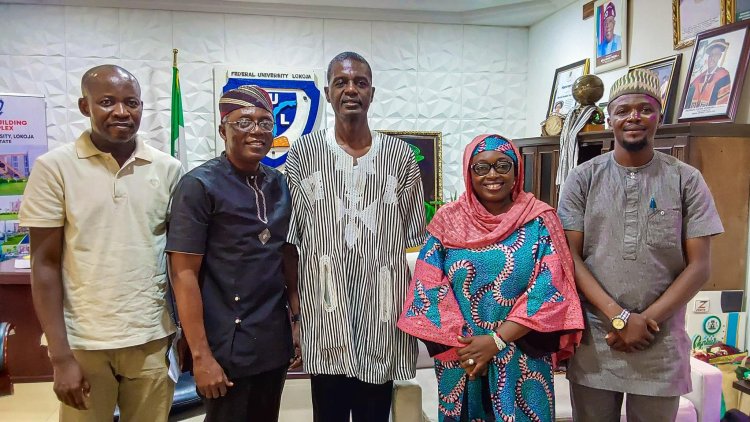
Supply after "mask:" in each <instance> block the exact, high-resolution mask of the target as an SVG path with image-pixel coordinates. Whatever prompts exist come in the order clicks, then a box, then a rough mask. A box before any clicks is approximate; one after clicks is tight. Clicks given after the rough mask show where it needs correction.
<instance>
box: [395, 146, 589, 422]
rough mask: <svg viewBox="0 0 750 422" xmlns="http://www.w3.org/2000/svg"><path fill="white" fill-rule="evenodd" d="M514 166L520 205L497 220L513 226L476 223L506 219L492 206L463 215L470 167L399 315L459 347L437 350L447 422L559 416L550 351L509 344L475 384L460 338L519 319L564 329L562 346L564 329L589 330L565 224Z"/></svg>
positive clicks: (433, 229) (538, 328) (436, 227)
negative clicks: (471, 216) (464, 364)
mask: <svg viewBox="0 0 750 422" xmlns="http://www.w3.org/2000/svg"><path fill="white" fill-rule="evenodd" d="M478 138H479V137H478ZM476 141H477V140H476V139H475V142H473V143H472V144H470V145H469V146H468V147H467V150H469V149H470V148H471V149H473V148H474V147H475V146H476V145H477V142H476ZM506 142H507V141H506ZM511 145H512V144H511ZM514 149H515V148H514ZM511 152H512V151H511ZM506 155H509V156H510V155H511V154H508V153H506ZM513 156H514V157H517V151H516V153H515V154H513ZM469 158H470V156H469ZM514 164H515V165H516V171H517V175H518V176H517V177H516V182H515V183H516V186H518V189H515V193H514V198H515V199H514V205H513V207H511V210H509V211H508V212H507V213H505V217H506V218H505V220H503V221H500V222H499V223H498V224H497V226H502V225H503V224H509V227H510V229H509V230H507V231H505V230H502V229H501V230H500V231H495V230H494V227H495V225H494V224H488V225H487V226H485V228H487V229H489V231H485V230H473V229H472V227H477V223H476V221H477V220H480V219H484V221H487V222H491V221H496V220H502V218H503V217H502V216H503V215H501V216H499V217H496V216H491V215H489V213H487V212H486V211H485V214H487V215H479V216H477V217H476V218H475V220H474V221H467V220H466V218H463V217H462V215H463V213H462V210H463V209H471V208H472V206H471V205H466V204H472V203H473V200H469V199H467V197H466V195H471V196H472V197H474V194H473V192H471V184H470V183H471V182H470V175H469V174H468V170H467V171H465V178H466V179H467V180H466V184H467V193H465V194H464V195H463V196H462V198H460V199H459V200H458V201H457V203H456V204H454V205H450V206H445V207H443V208H441V209H440V210H439V211H438V214H436V215H435V219H434V220H433V223H431V224H430V226H429V227H428V239H427V242H426V243H425V245H424V247H423V248H422V250H421V252H420V255H419V259H418V261H417V264H416V269H415V274H414V277H413V279H412V284H411V291H410V293H409V297H408V298H407V302H406V304H405V307H404V313H403V314H402V317H401V320H400V321H399V327H400V328H401V329H403V330H405V331H407V332H409V333H410V334H412V335H414V336H416V337H418V338H420V339H423V340H426V341H429V342H433V343H439V344H442V345H446V346H453V348H451V349H449V350H447V351H444V352H442V353H439V354H437V355H436V356H435V357H436V359H435V372H436V376H437V381H438V394H439V409H438V410H439V415H440V420H441V421H444V422H457V421H460V420H464V419H462V418H468V419H466V420H469V421H512V420H513V421H525V420H530V421H552V420H554V386H553V382H552V352H551V351H549V352H543V353H533V356H532V353H531V352H529V351H528V350H522V349H521V347H520V346H519V344H518V343H509V344H508V347H507V348H505V349H503V350H502V351H500V352H498V353H497V354H496V355H495V356H494V357H493V358H492V360H491V361H490V363H489V365H488V374H487V376H486V377H478V378H477V379H475V380H469V379H468V376H467V374H466V372H465V370H464V369H463V368H461V365H460V361H459V359H458V356H457V353H456V350H457V348H460V347H463V345H461V344H460V343H458V341H457V339H456V337H457V335H459V334H460V335H462V336H479V335H488V334H491V332H492V331H493V330H495V329H497V327H499V326H500V324H501V323H502V322H504V321H513V322H515V323H518V324H521V325H524V326H526V327H529V328H531V330H532V331H533V334H535V335H536V334H539V333H555V334H547V336H548V337H549V338H551V339H553V341H555V342H558V340H557V339H558V336H559V335H560V334H562V333H569V332H570V331H576V333H577V331H578V330H580V329H582V328H583V320H582V315H581V307H580V306H581V305H580V302H579V300H578V295H577V292H576V289H575V284H574V282H573V277H572V271H573V266H572V259H571V256H570V252H569V251H568V249H567V244H566V241H565V235H564V233H563V231H562V228H561V225H560V222H559V220H558V219H557V217H556V215H555V214H554V212H553V210H552V209H551V208H549V206H547V205H546V204H543V203H541V202H540V201H538V200H536V199H535V198H533V195H530V194H528V193H524V192H521V188H520V187H522V186H523V171H522V169H523V167H522V164H521V163H519V162H518V161H517V160H516V159H514ZM465 167H468V160H467V159H466V154H465ZM464 205H466V207H467V208H464V207H463V206H464ZM479 206H481V205H479ZM479 212H481V210H480V211H479ZM464 217H465V216H464ZM509 219H510V220H512V221H511V222H510V223H509V222H508V221H507V220H509ZM441 221H444V222H445V221H447V222H451V223H453V224H454V225H455V226H456V227H458V229H457V230H456V232H466V238H467V240H466V243H464V241H462V240H458V242H456V236H457V235H456V236H454V235H451V234H450V233H449V231H450V229H448V230H446V226H445V225H442V224H441ZM493 237H495V239H494V240H489V241H487V239H492V238H493ZM462 245H463V246H462ZM540 336H542V337H543V336H545V334H541V335H540ZM577 338H579V336H576V335H570V334H566V335H563V336H562V338H561V339H560V340H559V343H560V344H559V345H560V346H563V345H572V343H574V342H575V341H576V340H577ZM556 346H557V344H556ZM559 349H560V347H556V348H555V349H554V350H559ZM568 350H569V349H568ZM563 357H565V356H563Z"/></svg>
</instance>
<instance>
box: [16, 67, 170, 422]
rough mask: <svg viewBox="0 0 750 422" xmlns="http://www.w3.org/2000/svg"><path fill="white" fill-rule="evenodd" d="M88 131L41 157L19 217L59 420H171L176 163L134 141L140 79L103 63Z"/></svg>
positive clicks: (86, 79) (89, 101) (89, 80)
mask: <svg viewBox="0 0 750 422" xmlns="http://www.w3.org/2000/svg"><path fill="white" fill-rule="evenodd" d="M81 90H82V92H83V96H82V98H80V99H79V100H78V108H79V110H80V111H81V113H82V114H83V115H84V116H86V117H89V119H90V121H91V129H90V130H87V131H85V132H84V133H83V134H81V136H80V137H79V138H78V139H77V140H76V141H75V142H74V143H71V144H67V145H65V146H62V147H59V148H56V149H54V150H52V151H50V152H48V153H46V154H44V155H42V156H41V157H39V158H38V159H37V160H36V162H35V164H34V169H33V171H32V173H31V176H30V177H29V181H28V184H27V186H26V191H25V192H24V199H23V203H22V206H21V210H20V212H19V220H20V224H21V225H22V226H25V227H29V229H30V236H31V278H32V293H33V297H34V307H35V309H36V313H37V316H38V317H39V321H40V322H41V325H42V329H43V330H44V333H45V336H46V337H47V342H48V344H49V356H50V360H51V362H52V366H53V369H54V387H53V388H54V391H55V394H56V395H57V397H58V399H59V400H60V401H61V402H62V405H61V408H60V420H61V421H105V420H112V414H113V412H114V409H115V405H116V404H117V405H119V407H120V414H121V420H122V421H124V422H128V421H166V420H167V416H168V414H169V409H170V407H171V403H172V395H173V391H174V384H173V382H172V381H171V380H170V379H169V376H168V372H167V371H168V362H167V358H166V355H167V350H168V343H169V336H170V335H171V334H173V333H174V332H175V327H174V324H173V322H172V320H171V317H170V314H169V312H168V309H167V306H166V291H167V281H166V260H165V252H164V247H165V244H166V220H167V214H168V208H169V198H170V195H171V193H172V190H173V189H174V187H175V186H176V184H177V181H178V180H179V178H180V176H181V173H182V170H181V166H180V163H179V161H177V160H175V159H174V158H172V157H170V156H169V155H167V154H165V153H162V152H160V151H158V150H156V149H154V148H152V147H150V146H148V145H146V144H145V143H144V142H143V140H142V139H141V138H139V137H137V136H136V133H137V131H138V127H139V125H140V120H141V113H142V111H143V104H142V102H141V99H140V96H141V90H140V86H139V84H138V81H137V80H136V79H135V77H134V76H133V75H132V74H131V73H130V72H128V71H126V70H125V69H122V68H120V67H118V66H114V65H103V66H97V67H95V68H92V69H90V70H89V71H87V72H86V73H85V74H84V76H83V78H82V80H81Z"/></svg>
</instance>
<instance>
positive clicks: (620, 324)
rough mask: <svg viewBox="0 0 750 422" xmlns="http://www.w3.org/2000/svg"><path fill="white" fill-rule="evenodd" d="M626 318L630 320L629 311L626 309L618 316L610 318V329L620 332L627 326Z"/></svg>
mask: <svg viewBox="0 0 750 422" xmlns="http://www.w3.org/2000/svg"><path fill="white" fill-rule="evenodd" d="M628 318H630V311H628V310H627V309H623V310H622V312H620V314H619V315H615V316H614V317H612V328H614V329H615V330H617V331H620V330H622V329H623V328H625V325H627V323H628Z"/></svg>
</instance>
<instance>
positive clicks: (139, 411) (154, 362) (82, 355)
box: [60, 338, 174, 422]
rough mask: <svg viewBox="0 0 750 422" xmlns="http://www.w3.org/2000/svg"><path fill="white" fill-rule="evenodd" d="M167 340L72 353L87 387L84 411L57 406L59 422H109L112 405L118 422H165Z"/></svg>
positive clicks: (167, 403) (169, 401)
mask: <svg viewBox="0 0 750 422" xmlns="http://www.w3.org/2000/svg"><path fill="white" fill-rule="evenodd" d="M168 347H169V338H163V339H161V340H154V341H151V342H148V343H146V344H142V345H140V346H132V347H125V348H122V349H111V350H73V355H74V356H75V358H76V360H77V361H78V363H79V364H80V365H81V368H82V370H83V375H84V377H86V379H87V380H88V382H89V384H91V395H90V396H89V397H88V399H87V404H88V409H87V410H77V409H74V408H72V407H70V406H67V405H65V404H61V405H60V422H102V421H111V420H112V416H113V415H114V411H115V405H118V406H119V407H120V421H121V422H136V421H138V422H142V421H154V422H166V421H167V417H168V416H169V409H170V408H171V407H172V397H173V395H174V383H173V382H172V380H171V379H170V378H169V375H168V372H167V371H168V368H169V363H168V361H167V349H168Z"/></svg>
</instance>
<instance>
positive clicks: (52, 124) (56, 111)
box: [47, 105, 75, 149]
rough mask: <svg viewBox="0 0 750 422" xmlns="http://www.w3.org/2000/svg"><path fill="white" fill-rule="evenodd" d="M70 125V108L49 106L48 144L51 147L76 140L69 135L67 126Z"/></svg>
mask: <svg viewBox="0 0 750 422" xmlns="http://www.w3.org/2000/svg"><path fill="white" fill-rule="evenodd" d="M67 125H68V109H67V108H61V107H49V105H48V106H47V145H48V147H49V148H50V149H52V148H57V147H59V146H61V145H65V144H67V143H69V142H73V141H75V138H74V139H70V138H69V137H68V136H67V133H66V131H65V128H66V127H67Z"/></svg>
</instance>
